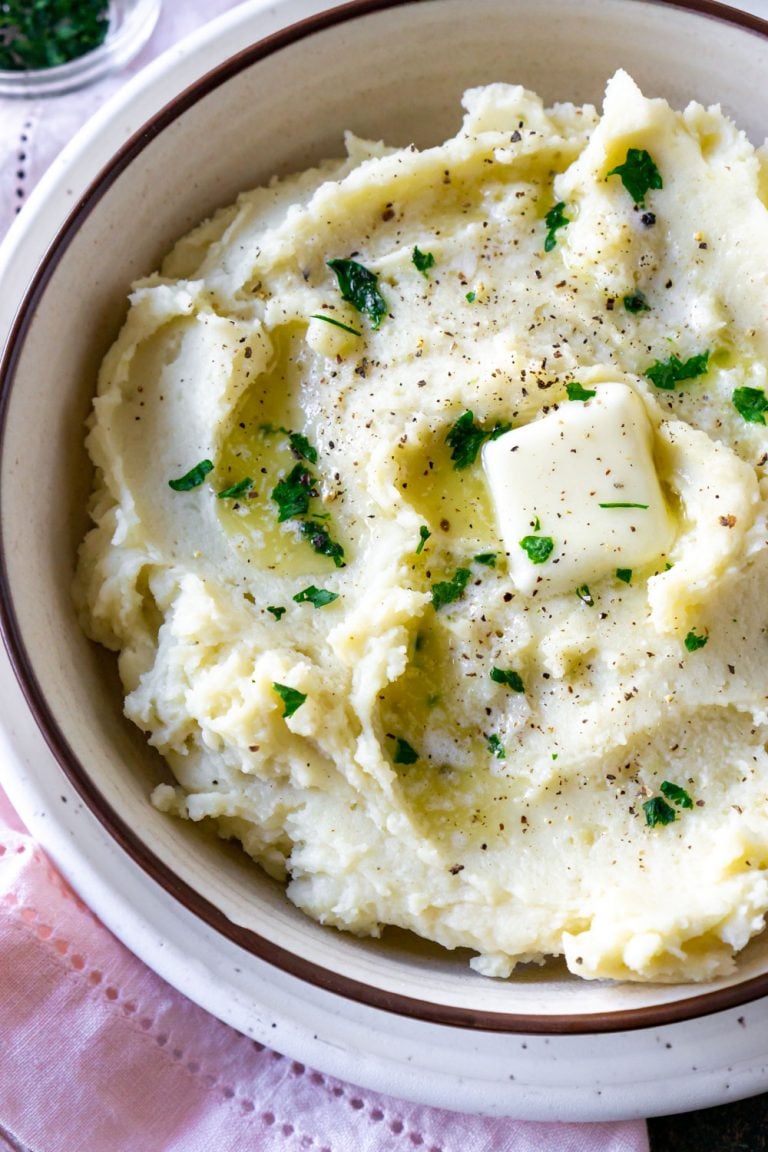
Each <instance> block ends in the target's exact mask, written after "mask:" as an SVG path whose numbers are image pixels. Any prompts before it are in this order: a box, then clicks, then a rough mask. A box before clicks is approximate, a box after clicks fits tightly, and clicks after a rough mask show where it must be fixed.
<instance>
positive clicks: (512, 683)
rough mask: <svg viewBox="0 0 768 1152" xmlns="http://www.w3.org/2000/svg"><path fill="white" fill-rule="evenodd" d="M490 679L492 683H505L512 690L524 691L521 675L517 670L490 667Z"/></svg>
mask: <svg viewBox="0 0 768 1152" xmlns="http://www.w3.org/2000/svg"><path fill="white" fill-rule="evenodd" d="M491 680H493V682H494V684H504V685H506V687H507V688H511V689H512V691H513V692H525V685H524V684H523V681H522V677H521V676H520V674H519V673H518V672H514V671H512V669H511V668H491Z"/></svg>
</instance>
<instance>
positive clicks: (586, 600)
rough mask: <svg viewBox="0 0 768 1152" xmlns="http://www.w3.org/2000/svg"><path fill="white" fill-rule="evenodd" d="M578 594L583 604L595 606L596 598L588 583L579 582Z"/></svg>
mask: <svg viewBox="0 0 768 1152" xmlns="http://www.w3.org/2000/svg"><path fill="white" fill-rule="evenodd" d="M576 595H577V596H578V598H579V600H581V601H582V603H583V604H588V605H589V607H590V608H594V606H595V598H594V596H593V595H592V593H591V592H590V590H589V585H588V584H579V586H578V588H577V589H576Z"/></svg>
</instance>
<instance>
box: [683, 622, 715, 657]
mask: <svg viewBox="0 0 768 1152" xmlns="http://www.w3.org/2000/svg"><path fill="white" fill-rule="evenodd" d="M708 640H709V636H697V635H696V630H695V628H692V629H691V631H690V632H689V633H688V635H687V636H686V638H685V640H684V644H685V647H686V650H687V651H688V652H698V650H699V648H703V647H704V645H705V644H706V643H707V641H708Z"/></svg>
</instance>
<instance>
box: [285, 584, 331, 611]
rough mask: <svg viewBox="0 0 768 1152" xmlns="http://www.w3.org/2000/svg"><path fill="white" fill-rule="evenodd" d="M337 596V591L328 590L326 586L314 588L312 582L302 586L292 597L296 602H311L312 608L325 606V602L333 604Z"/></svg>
mask: <svg viewBox="0 0 768 1152" xmlns="http://www.w3.org/2000/svg"><path fill="white" fill-rule="evenodd" d="M338 598H339V594H338V592H329V591H328V589H327V588H315V586H314V584H310V585H309V587H308V588H303V589H302V590H301V592H297V593H296V595H295V596H294V597H293V599H294V600H295V601H296V603H297V604H311V605H312V606H313V608H325V606H326V604H333V602H334V600H338Z"/></svg>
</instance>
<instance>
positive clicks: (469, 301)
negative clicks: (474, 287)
mask: <svg viewBox="0 0 768 1152" xmlns="http://www.w3.org/2000/svg"><path fill="white" fill-rule="evenodd" d="M465 300H466V301H467V304H474V302H475V300H477V292H472V291H470V292H467V295H466V296H465Z"/></svg>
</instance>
